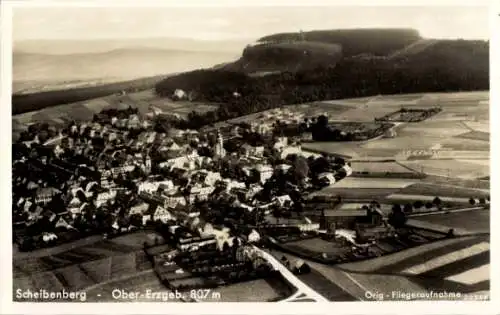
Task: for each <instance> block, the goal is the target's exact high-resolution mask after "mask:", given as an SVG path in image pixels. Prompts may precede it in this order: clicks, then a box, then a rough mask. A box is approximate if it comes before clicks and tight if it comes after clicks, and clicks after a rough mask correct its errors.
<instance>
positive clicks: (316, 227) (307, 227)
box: [298, 223, 319, 232]
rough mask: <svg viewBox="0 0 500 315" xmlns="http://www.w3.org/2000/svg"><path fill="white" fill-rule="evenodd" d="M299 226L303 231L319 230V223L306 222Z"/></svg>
mask: <svg viewBox="0 0 500 315" xmlns="http://www.w3.org/2000/svg"><path fill="white" fill-rule="evenodd" d="M298 228H299V229H300V231H301V232H311V231H317V230H319V223H304V224H299V225H298Z"/></svg>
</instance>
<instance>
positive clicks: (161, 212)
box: [153, 206, 174, 223]
mask: <svg viewBox="0 0 500 315" xmlns="http://www.w3.org/2000/svg"><path fill="white" fill-rule="evenodd" d="M173 219H174V217H173V216H172V214H171V213H170V212H168V210H167V209H165V208H163V207H161V206H160V207H157V208H156V211H155V213H154V214H153V220H154V221H161V222H163V223H166V222H168V221H170V220H173Z"/></svg>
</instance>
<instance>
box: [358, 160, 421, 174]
mask: <svg viewBox="0 0 500 315" xmlns="http://www.w3.org/2000/svg"><path fill="white" fill-rule="evenodd" d="M351 167H352V169H353V170H354V171H355V172H359V173H363V172H368V173H414V172H413V171H411V170H409V169H408V168H406V167H403V166H401V165H400V164H398V163H396V162H351Z"/></svg>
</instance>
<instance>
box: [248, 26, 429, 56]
mask: <svg viewBox="0 0 500 315" xmlns="http://www.w3.org/2000/svg"><path fill="white" fill-rule="evenodd" d="M420 39H422V37H420V34H419V33H418V31H417V30H414V29H375V28H374V29H344V30H321V31H310V32H295V33H280V34H273V35H269V36H264V37H262V38H260V39H258V40H257V42H259V43H281V42H296V41H309V42H318V43H324V44H339V45H341V46H342V53H343V55H344V56H354V55H358V54H363V53H369V54H372V55H374V56H387V55H389V54H390V53H392V52H394V51H396V50H399V49H402V48H404V47H406V46H408V45H410V44H411V43H413V42H416V41H418V40H420Z"/></svg>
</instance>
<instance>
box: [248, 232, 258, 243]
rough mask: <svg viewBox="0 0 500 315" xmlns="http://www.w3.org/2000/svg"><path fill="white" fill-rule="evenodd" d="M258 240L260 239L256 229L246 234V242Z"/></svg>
mask: <svg viewBox="0 0 500 315" xmlns="http://www.w3.org/2000/svg"><path fill="white" fill-rule="evenodd" d="M259 241H260V234H259V233H258V232H257V231H256V230H253V229H252V232H250V234H248V242H249V243H256V242H259Z"/></svg>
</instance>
